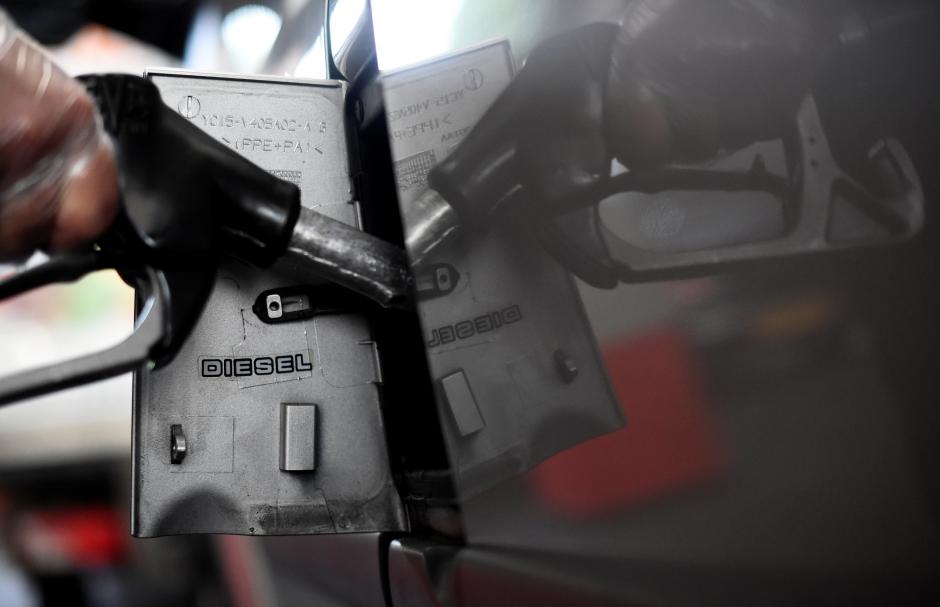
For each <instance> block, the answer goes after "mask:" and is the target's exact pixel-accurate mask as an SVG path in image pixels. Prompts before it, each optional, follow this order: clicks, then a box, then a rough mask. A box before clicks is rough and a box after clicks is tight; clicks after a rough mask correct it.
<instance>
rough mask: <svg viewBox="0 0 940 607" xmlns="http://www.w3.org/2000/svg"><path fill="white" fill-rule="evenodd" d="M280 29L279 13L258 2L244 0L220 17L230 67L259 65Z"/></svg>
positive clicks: (250, 69)
mask: <svg viewBox="0 0 940 607" xmlns="http://www.w3.org/2000/svg"><path fill="white" fill-rule="evenodd" d="M280 31H281V17H280V15H278V14H277V13H276V12H274V11H273V10H271V9H270V8H268V7H267V6H262V5H260V4H246V5H244V6H240V7H238V8H236V9H235V10H233V11H232V12H230V13H229V14H227V15H226V16H225V18H224V19H223V20H222V43H223V44H224V45H225V50H226V51H228V54H229V57H230V58H231V60H232V63H233V67H234V68H235V69H236V70H238V71H242V72H253V71H255V70H257V69H259V68H260V67H261V66H262V64H263V63H264V60H265V59H267V57H268V53H270V52H271V48H272V47H273V46H274V41H275V40H277V35H278V33H280Z"/></svg>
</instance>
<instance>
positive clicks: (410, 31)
mask: <svg viewBox="0 0 940 607" xmlns="http://www.w3.org/2000/svg"><path fill="white" fill-rule="evenodd" d="M461 4H462V0H372V26H373V28H374V29H375V47H376V48H375V50H376V55H377V56H378V60H379V69H381V70H382V71H386V70H390V69H394V68H397V67H401V66H403V65H408V64H410V63H417V62H419V61H423V60H425V59H429V58H431V57H434V56H435V55H439V54H441V53H444V52H447V51H449V50H452V49H451V43H452V40H451V38H452V30H453V26H454V19H455V18H456V17H457V13H458V12H459V11H460V5H461Z"/></svg>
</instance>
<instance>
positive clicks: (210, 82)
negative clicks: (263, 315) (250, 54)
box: [132, 72, 406, 537]
mask: <svg viewBox="0 0 940 607" xmlns="http://www.w3.org/2000/svg"><path fill="white" fill-rule="evenodd" d="M149 76H150V78H152V80H153V81H154V83H155V84H156V85H157V86H158V88H159V89H160V91H161V94H162V95H163V99H164V101H165V102H166V103H167V104H168V105H170V107H173V108H176V109H177V110H178V111H180V113H181V114H182V115H183V116H185V117H186V118H188V119H189V120H191V121H192V122H193V123H194V124H196V125H198V126H199V127H200V128H202V129H203V130H205V131H206V132H208V133H209V134H210V135H212V136H214V137H216V138H217V139H218V140H220V141H222V142H224V143H226V144H227V145H230V146H231V147H233V148H234V149H236V150H237V151H239V152H241V153H242V154H243V155H244V156H246V157H247V158H249V159H250V160H252V161H254V162H256V163H258V164H259V165H260V166H262V167H263V168H265V169H268V170H269V171H271V172H273V173H275V174H276V175H278V176H280V177H282V178H284V179H288V180H290V181H294V182H295V183H297V184H298V185H299V186H300V187H301V191H302V200H303V204H304V206H305V207H308V208H312V209H316V210H317V211H320V212H321V213H324V214H326V215H329V216H331V217H333V218H335V219H338V220H341V221H344V222H346V223H348V224H351V225H357V219H356V218H357V216H358V214H357V212H356V208H355V206H354V204H352V203H350V200H351V198H352V186H351V183H350V177H349V160H348V155H347V154H348V153H347V149H346V135H345V123H344V112H343V104H344V95H345V89H344V86H343V85H342V84H341V83H339V82H334V81H322V82H299V81H294V80H292V81H282V80H278V79H274V78H251V79H245V78H241V77H226V76H215V75H200V74H192V73H185V72H159V73H157V72H152V73H150V74H149ZM281 270H282V269H279V268H277V267H275V268H274V269H272V270H269V271H258V270H255V269H252V268H248V267H247V266H244V265H242V264H241V263H239V262H236V261H228V262H226V263H224V264H223V266H222V268H221V271H220V273H219V278H218V281H217V283H216V285H215V288H214V291H213V293H212V295H211V297H210V299H209V302H208V304H207V306H206V309H205V311H204V313H203V315H202V318H201V319H200V321H199V323H198V325H197V326H196V328H195V330H194V331H193V334H192V336H191V337H190V339H189V340H188V342H187V343H186V345H185V346H184V347H183V348H182V350H181V351H180V353H179V354H178V356H177V357H176V359H175V360H174V361H173V362H172V363H171V364H170V365H168V366H167V367H165V368H163V369H160V370H158V371H155V372H152V373H149V374H146V373H144V374H138V375H137V376H136V390H135V402H134V442H133V449H134V483H133V501H132V504H133V505H132V532H133V534H134V535H136V536H141V537H145V536H154V535H168V534H176V533H237V534H254V535H272V534H302V533H346V532H362V531H379V530H382V531H385V530H400V529H404V528H406V522H405V519H404V514H403V509H402V505H401V502H400V500H399V497H398V494H397V491H396V489H395V487H394V484H393V481H392V477H391V473H390V470H389V462H388V454H387V450H386V440H385V434H384V429H383V422H382V415H381V403H380V397H379V391H378V386H377V383H378V382H379V378H380V377H381V375H380V372H379V368H378V364H379V362H378V360H377V356H376V349H375V348H374V343H373V342H372V337H371V333H370V329H369V326H368V323H367V321H366V319H365V318H364V317H362V316H360V315H356V314H335V315H329V316H317V317H314V318H310V319H307V320H303V321H298V322H293V323H284V324H275V325H271V324H265V323H263V322H261V321H260V320H259V319H258V318H257V317H256V316H255V315H254V312H253V311H252V309H251V308H252V304H253V303H254V300H255V298H256V297H257V296H258V295H259V294H260V293H262V292H263V291H266V290H268V289H275V288H278V287H288V286H293V285H296V284H298V282H299V281H300V280H301V279H299V278H298V277H296V276H294V275H291V274H288V273H284V272H282V271H281ZM303 280H304V281H305V282H314V280H312V279H309V280H308V279H306V278H304V279H303ZM245 361H248V362H245ZM283 403H315V404H316V413H315V415H316V419H315V425H316V426H317V427H316V430H315V435H314V436H315V441H314V445H315V452H314V453H313V454H309V453H308V454H306V455H304V457H305V458H307V457H308V456H309V455H313V457H315V460H316V465H315V468H316V469H315V470H312V471H311V470H308V471H306V472H303V473H298V472H290V471H284V470H282V469H281V459H282V455H285V453H284V446H283V442H282V438H281V436H282V435H281V407H282V404H283ZM290 417H291V419H293V416H292V415H291V416H290ZM312 422H313V420H309V419H308V420H304V421H303V423H302V424H301V426H306V425H307V424H309V423H312ZM173 424H180V425H181V426H182V428H183V431H184V432H185V433H186V436H187V439H188V454H187V456H186V459H185V460H184V461H183V462H182V463H181V464H179V465H172V466H171V464H170V463H169V457H170V452H169V438H168V437H169V432H170V426H171V425H173ZM298 430H302V428H298ZM293 431H294V428H293V426H291V427H290V432H289V435H290V440H291V441H293V439H294V438H295V436H294V432H293ZM299 437H300V434H297V435H296V438H298V440H299ZM308 446H309V445H308ZM293 453H294V452H293V451H292V450H288V452H287V455H288V457H287V460H288V461H287V463H288V467H291V466H293V465H294V463H293V461H294V460H293V455H292V454H293Z"/></svg>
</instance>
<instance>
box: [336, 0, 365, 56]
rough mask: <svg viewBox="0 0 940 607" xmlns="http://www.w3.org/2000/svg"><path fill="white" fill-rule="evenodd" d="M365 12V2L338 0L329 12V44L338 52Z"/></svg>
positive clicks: (361, 0) (347, 40)
mask: <svg viewBox="0 0 940 607" xmlns="http://www.w3.org/2000/svg"><path fill="white" fill-rule="evenodd" d="M365 12H366V0H338V1H337V3H336V4H335V5H334V6H333V10H332V11H330V44H331V45H332V46H333V51H334V52H336V51H339V50H340V49H341V48H343V46H344V45H345V44H346V43H347V42H349V37H350V36H351V35H352V33H353V30H355V29H356V25H357V24H358V23H359V21H360V20H361V19H362V16H363V14H365Z"/></svg>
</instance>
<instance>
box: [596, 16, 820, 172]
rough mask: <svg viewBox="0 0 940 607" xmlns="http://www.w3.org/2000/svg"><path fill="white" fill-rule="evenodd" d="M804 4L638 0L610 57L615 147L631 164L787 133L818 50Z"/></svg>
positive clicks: (699, 155) (698, 154) (697, 155)
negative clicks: (814, 45)
mask: <svg viewBox="0 0 940 607" xmlns="http://www.w3.org/2000/svg"><path fill="white" fill-rule="evenodd" d="M801 7H802V3H798V2H784V1H783V0H710V1H708V2H703V1H702V0H636V1H634V2H632V3H631V4H630V6H629V8H628V9H627V13H626V15H625V18H624V22H623V25H622V27H621V28H620V31H619V32H618V35H617V40H616V42H615V43H614V46H613V51H612V56H611V66H610V73H609V79H608V85H607V92H606V103H605V106H606V108H605V109H606V124H607V128H608V142H609V145H610V147H611V151H612V152H613V153H614V154H615V155H616V156H617V158H618V159H619V160H620V161H621V162H622V163H623V164H625V165H627V166H630V167H637V166H649V165H654V166H655V165H657V164H662V163H667V162H675V161H696V160H699V161H700V160H705V159H707V158H709V157H711V156H713V155H715V153H716V152H718V151H719V150H720V149H729V150H733V149H739V148H741V147H744V146H746V145H748V144H750V143H753V142H755V141H760V140H765V139H772V138H776V137H779V136H781V135H783V134H784V132H785V130H786V128H787V124H788V123H792V120H793V118H794V116H795V115H796V112H797V109H798V104H799V102H800V101H801V99H802V97H803V96H804V95H805V94H806V90H807V88H808V86H809V80H810V77H811V72H812V67H813V56H814V54H815V53H814V52H813V51H814V49H813V44H812V30H811V27H810V23H809V19H808V16H807V15H806V14H805V12H804V10H802V8H801Z"/></svg>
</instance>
